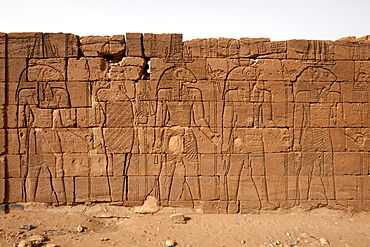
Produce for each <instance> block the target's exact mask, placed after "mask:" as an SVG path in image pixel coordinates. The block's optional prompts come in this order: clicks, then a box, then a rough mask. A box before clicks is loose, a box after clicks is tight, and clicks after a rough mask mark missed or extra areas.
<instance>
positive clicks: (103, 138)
mask: <svg viewBox="0 0 370 247" xmlns="http://www.w3.org/2000/svg"><path fill="white" fill-rule="evenodd" d="M129 83H131V82H127V81H109V84H108V86H107V87H103V88H100V89H99V90H97V92H96V95H95V97H96V100H97V102H98V104H99V107H100V111H101V113H102V116H103V119H102V120H103V121H101V125H100V127H99V128H97V129H95V131H94V139H95V140H96V141H95V142H96V150H97V152H103V154H104V155H105V158H106V159H105V161H104V162H103V164H100V165H103V166H105V168H103V169H104V170H105V174H104V176H106V177H107V183H108V184H107V185H108V186H107V188H108V190H109V191H108V193H109V196H110V200H112V189H111V187H110V180H109V174H108V163H109V161H108V159H109V156H110V155H112V154H121V155H124V157H123V160H122V163H121V164H117V166H119V168H115V169H116V170H119V173H120V174H119V175H120V176H123V178H124V180H123V184H122V196H121V197H122V201H125V200H127V190H128V180H127V170H128V167H129V164H130V159H131V155H132V153H131V151H132V148H133V143H134V109H133V105H132V103H131V99H130V97H129V95H130V92H128V90H127V84H129ZM131 84H132V83H131ZM131 95H134V93H131ZM98 143H99V144H98ZM99 146H100V147H99ZM99 150H100V151H99Z"/></svg>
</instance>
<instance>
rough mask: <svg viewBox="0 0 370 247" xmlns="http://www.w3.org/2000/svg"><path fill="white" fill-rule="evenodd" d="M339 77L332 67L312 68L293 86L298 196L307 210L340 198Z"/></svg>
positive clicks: (301, 204)
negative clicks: (335, 132) (335, 136)
mask: <svg viewBox="0 0 370 247" xmlns="http://www.w3.org/2000/svg"><path fill="white" fill-rule="evenodd" d="M336 80H337V78H336V76H335V75H334V74H333V73H332V72H331V71H330V70H328V69H325V68H321V67H308V68H306V69H304V70H303V71H302V72H301V73H300V75H299V77H298V78H297V80H296V82H295V83H294V86H293V87H294V88H293V91H294V97H295V109H294V143H293V150H294V151H296V152H298V153H297V154H298V156H297V157H296V159H295V162H296V169H297V176H298V178H297V192H298V195H297V199H298V200H299V202H298V203H299V206H300V207H301V208H304V209H307V210H309V209H311V208H315V207H318V206H325V205H327V204H329V203H331V202H335V199H336V198H335V186H334V168H333V140H332V136H331V135H332V128H333V127H336V126H337V124H338V121H339V119H340V111H339V109H340V108H339V103H340V102H341V91H340V85H339V83H337V82H336ZM313 181H315V182H313Z"/></svg>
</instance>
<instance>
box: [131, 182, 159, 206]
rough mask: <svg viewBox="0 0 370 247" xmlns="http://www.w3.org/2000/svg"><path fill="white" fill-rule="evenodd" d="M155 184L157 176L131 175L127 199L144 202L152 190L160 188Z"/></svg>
mask: <svg viewBox="0 0 370 247" xmlns="http://www.w3.org/2000/svg"><path fill="white" fill-rule="evenodd" d="M155 186H156V177H154V176H129V177H128V195H127V199H128V200H129V201H141V202H143V201H144V200H145V198H146V196H147V195H148V193H149V192H150V191H152V190H153V189H158V188H156V187H155Z"/></svg>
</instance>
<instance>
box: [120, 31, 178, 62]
mask: <svg viewBox="0 0 370 247" xmlns="http://www.w3.org/2000/svg"><path fill="white" fill-rule="evenodd" d="M126 35H127V34H126ZM135 35H136V36H139V35H138V34H135ZM172 36H173V35H172V34H168V33H166V34H150V33H146V34H144V41H143V44H144V50H145V57H150V58H165V57H166V48H167V49H168V50H169V47H170V46H171V40H172ZM181 39H182V37H181Z"/></svg>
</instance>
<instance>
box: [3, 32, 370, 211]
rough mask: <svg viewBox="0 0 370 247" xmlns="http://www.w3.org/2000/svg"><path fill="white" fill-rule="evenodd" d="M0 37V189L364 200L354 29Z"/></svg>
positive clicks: (14, 197) (257, 202) (365, 165)
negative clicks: (315, 33)
mask: <svg viewBox="0 0 370 247" xmlns="http://www.w3.org/2000/svg"><path fill="white" fill-rule="evenodd" d="M6 39H7V42H4V45H5V46H6V49H7V53H8V57H7V59H8V60H9V61H8V62H7V63H5V64H6V66H8V67H7V71H8V72H7V75H8V76H5V74H4V76H0V78H5V82H4V84H5V85H6V86H4V87H3V88H4V89H6V94H5V95H4V96H3V97H0V100H1V102H0V103H1V105H0V107H1V111H0V120H1V127H2V129H0V130H1V131H0V138H2V139H3V140H5V141H4V142H5V144H4V147H2V149H1V150H0V151H1V152H0V166H1V169H0V185H1V186H2V188H1V190H0V203H17V202H45V203H55V204H75V203H90V202H111V203H115V204H117V205H127V206H134V205H141V204H142V202H143V201H144V200H145V198H146V197H147V196H149V195H151V196H154V197H155V198H156V199H157V200H158V202H159V204H161V205H162V206H191V207H195V208H200V209H202V210H203V211H204V212H218V213H237V212H251V211H255V210H275V209H277V208H284V209H290V208H296V209H298V210H310V209H314V208H318V207H328V208H331V209H346V208H350V209H351V210H358V211H359V210H368V208H369V205H370V195H369V183H370V180H369V175H370V131H369V128H370V121H369V116H370V113H369V111H370V103H369V100H370V86H369V83H370V82H369V78H370V76H369V75H370V72H369V71H370V69H369V66H370V64H369V63H368V61H367V60H366V58H367V57H370V55H369V54H368V53H369V51H370V48H369V47H370V45H369V44H368V43H367V42H365V41H361V42H362V43H358V42H357V41H356V40H352V41H351V42H350V43H348V42H347V41H343V40H342V41H335V42H332V41H307V40H290V41H278V42H271V41H270V40H269V39H264V38H260V39H250V38H242V39H239V40H238V39H228V38H219V39H197V40H191V41H186V42H183V41H182V35H181V34H144V35H142V34H140V33H133V34H126V35H115V36H112V37H108V36H105V37H98V36H89V37H82V38H81V40H80V43H79V42H78V37H77V36H74V35H71V34H40V33H28V34H8V35H6ZM2 44H3V43H2ZM360 48H361V50H359V49H360ZM356 54H357V55H356ZM359 54H360V55H359ZM4 73H5V72H4ZM0 83H3V82H0Z"/></svg>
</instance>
